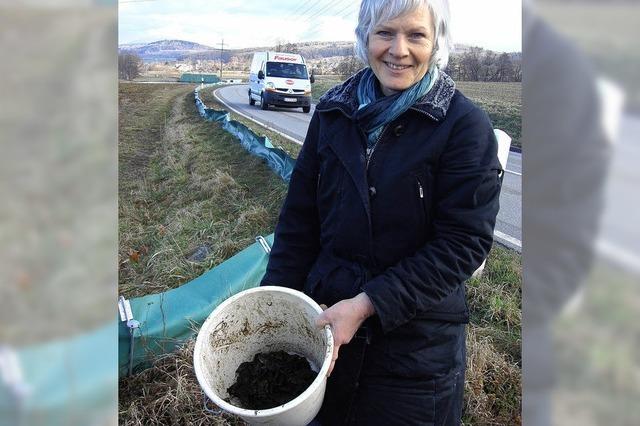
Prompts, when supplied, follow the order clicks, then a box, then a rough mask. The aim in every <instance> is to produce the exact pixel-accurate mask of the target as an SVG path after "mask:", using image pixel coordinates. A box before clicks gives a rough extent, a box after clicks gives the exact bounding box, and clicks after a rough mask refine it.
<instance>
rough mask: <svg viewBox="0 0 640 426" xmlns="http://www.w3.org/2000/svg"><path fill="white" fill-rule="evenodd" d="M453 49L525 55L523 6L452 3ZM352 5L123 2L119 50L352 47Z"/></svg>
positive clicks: (481, 0) (514, 0)
mask: <svg viewBox="0 0 640 426" xmlns="http://www.w3.org/2000/svg"><path fill="white" fill-rule="evenodd" d="M449 3H450V6H451V15H452V21H453V22H452V24H453V25H452V26H453V35H454V42H455V43H463V44H469V45H475V46H480V47H484V48H487V49H491V50H496V51H508V52H511V51H521V50H522V49H521V38H522V37H521V32H522V25H521V2H520V1H519V0H450V2H449ZM359 4H360V2H357V1H353V0H216V1H211V0H184V1H179V0H120V1H119V3H118V5H119V6H118V7H119V18H118V34H119V44H125V43H139V42H145V43H146V42H151V41H157V40H164V39H179V40H188V41H193V42H196V43H201V44H205V45H208V46H212V47H220V45H219V43H220V42H221V41H222V39H223V38H224V45H225V48H230V49H238V48H245V47H257V46H268V45H272V44H275V42H276V41H278V40H281V41H285V42H301V41H353V40H355V36H354V34H353V30H354V28H355V26H356V23H357V18H358V7H359Z"/></svg>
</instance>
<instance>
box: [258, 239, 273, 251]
mask: <svg viewBox="0 0 640 426" xmlns="http://www.w3.org/2000/svg"><path fill="white" fill-rule="evenodd" d="M256 241H257V242H259V243H260V245H261V246H262V249H263V250H264V251H265V253H267V254H270V253H271V246H269V243H268V242H267V240H266V239H265V238H264V237H263V236H262V235H258V236H257V237H256Z"/></svg>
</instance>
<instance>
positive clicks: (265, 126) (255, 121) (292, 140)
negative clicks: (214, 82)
mask: <svg viewBox="0 0 640 426" xmlns="http://www.w3.org/2000/svg"><path fill="white" fill-rule="evenodd" d="M220 89H222V87H218V88H217V89H216V90H214V91H213V97H214V98H216V100H217V101H218V102H220V103H221V104H222V105H224V106H226V107H227V108H229V109H230V110H231V111H233V112H234V113H236V114H238V115H239V116H242V117H244V118H246V119H247V120H251V121H253V122H254V123H256V124H257V125H259V126H261V127H264V128H265V129H267V130H270V131H272V132H275V133H277V134H279V135H280V136H282V137H283V138H285V139H287V140H289V141H291V142H293V143H296V144H298V145H302V141H299V140H298V139H295V138H293V137H291V136H289V135H287V134H286V133H282V132H281V131H280V130H277V129H274V128H273V127H271V126H267V125H266V124H263V123H261V122H259V121H258V120H256V119H254V118H252V117H249V116H248V115H245V114H243V113H241V112H240V111H238V110H237V109H235V108H233V107H231V106H229V105H228V104H227V103H226V102H225V101H223V100H222V98H221V97H220V96H218V94H217V93H216V92H217V91H218V90H220Z"/></svg>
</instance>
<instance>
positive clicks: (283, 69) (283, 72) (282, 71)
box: [267, 62, 309, 80]
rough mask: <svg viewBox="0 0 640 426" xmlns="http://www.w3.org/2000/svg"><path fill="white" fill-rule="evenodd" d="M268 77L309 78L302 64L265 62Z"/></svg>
mask: <svg viewBox="0 0 640 426" xmlns="http://www.w3.org/2000/svg"><path fill="white" fill-rule="evenodd" d="M267 76H268V77H284V78H300V79H303V80H306V79H308V78H309V75H308V74H307V67H306V66H304V65H303V64H292V63H289V62H267Z"/></svg>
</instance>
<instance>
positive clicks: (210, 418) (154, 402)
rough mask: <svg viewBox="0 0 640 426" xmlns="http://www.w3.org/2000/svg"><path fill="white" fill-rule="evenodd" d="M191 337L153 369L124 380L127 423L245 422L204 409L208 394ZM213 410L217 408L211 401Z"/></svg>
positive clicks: (123, 415)
mask: <svg viewBox="0 0 640 426" xmlns="http://www.w3.org/2000/svg"><path fill="white" fill-rule="evenodd" d="M194 344H195V341H194V340H191V341H189V342H188V343H187V344H186V345H184V346H183V347H182V348H181V349H179V350H178V351H177V352H176V353H173V354H170V355H168V356H165V357H163V358H161V359H159V360H158V361H156V363H155V364H154V366H153V368H150V369H147V370H145V371H143V372H142V373H139V374H137V375H134V376H132V377H129V378H125V379H122V380H120V385H119V394H120V401H119V406H120V408H119V419H120V424H121V425H125V426H142V425H149V426H154V425H158V426H159V425H224V426H232V425H244V424H245V423H244V422H243V421H241V420H240V419H238V418H236V417H234V416H231V415H227V414H224V413H211V412H209V411H207V410H205V408H204V403H205V397H204V395H203V393H202V390H201V389H200V385H199V384H198V380H197V378H196V376H195V373H194V370H193V347H194ZM208 407H209V408H210V409H215V406H213V404H212V403H211V402H209V403H208Z"/></svg>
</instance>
